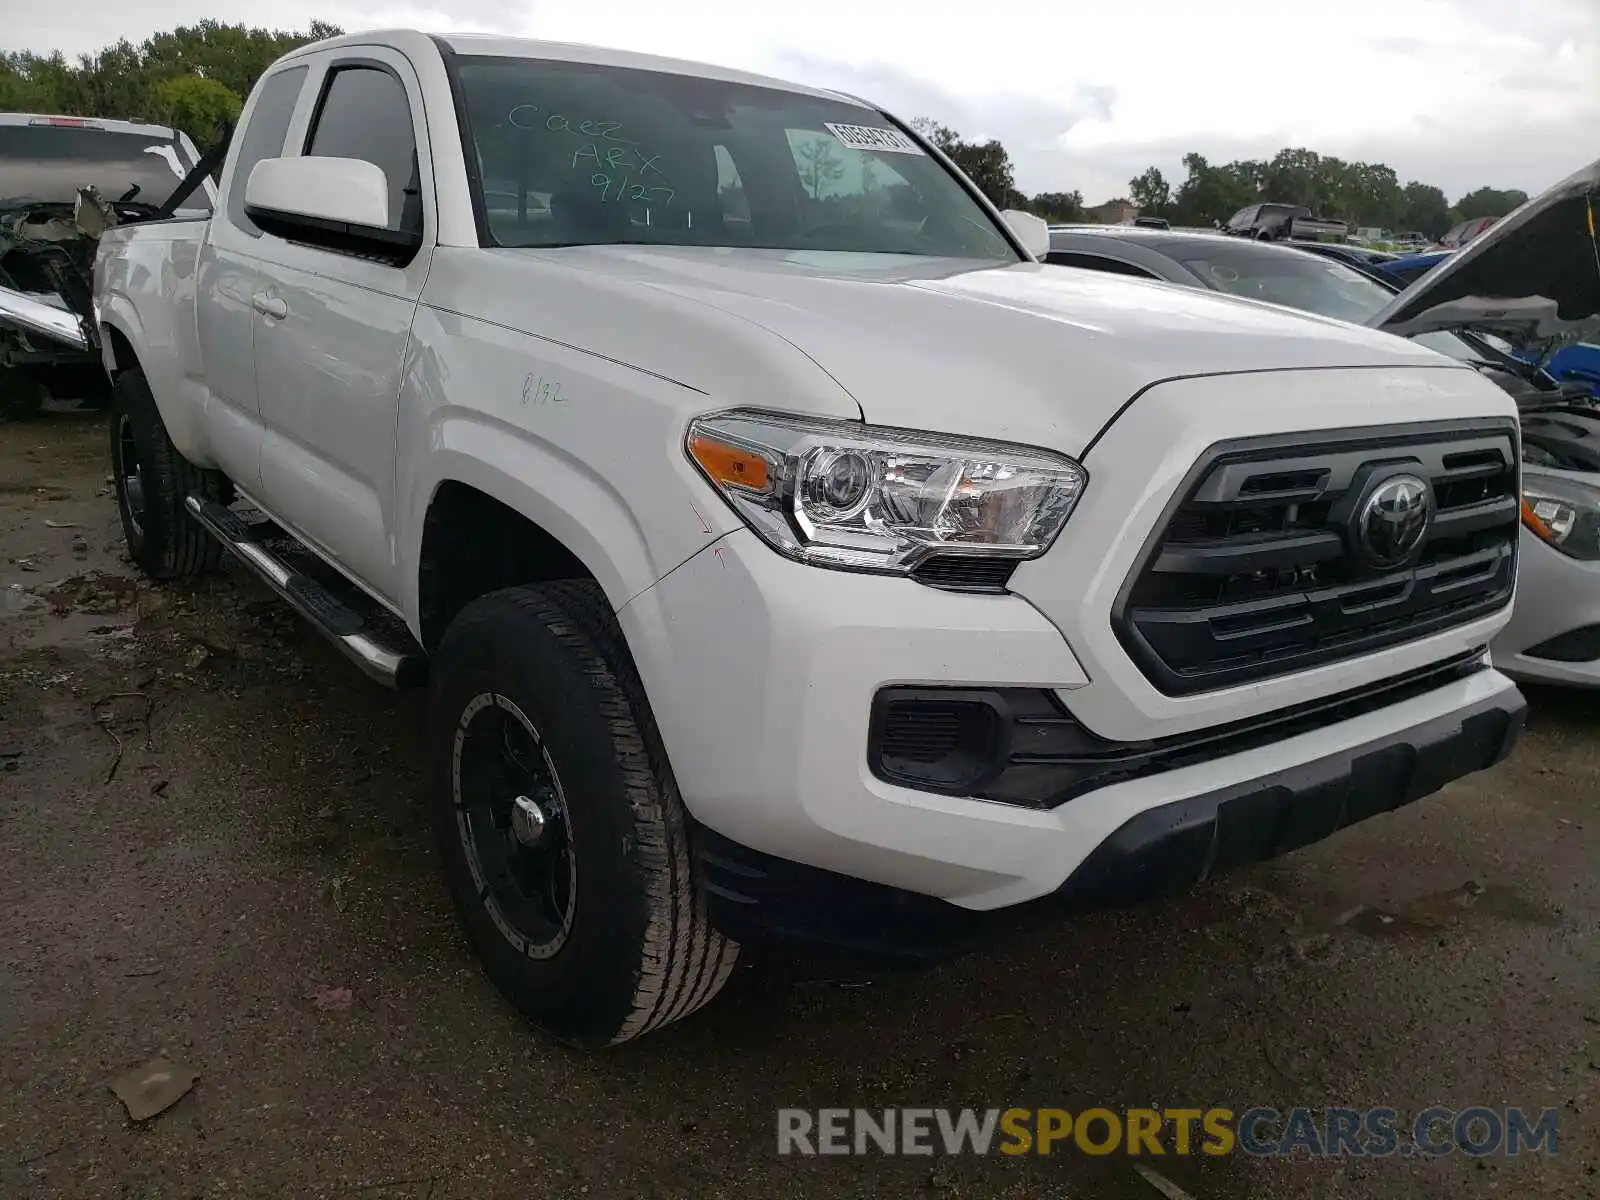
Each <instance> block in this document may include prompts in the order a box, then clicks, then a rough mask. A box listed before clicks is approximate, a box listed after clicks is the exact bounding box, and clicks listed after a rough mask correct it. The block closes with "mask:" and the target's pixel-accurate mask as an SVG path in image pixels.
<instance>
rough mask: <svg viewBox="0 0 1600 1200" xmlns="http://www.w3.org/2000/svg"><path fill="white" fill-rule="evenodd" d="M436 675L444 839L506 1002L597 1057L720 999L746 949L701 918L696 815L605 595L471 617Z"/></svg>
mask: <svg viewBox="0 0 1600 1200" xmlns="http://www.w3.org/2000/svg"><path fill="white" fill-rule="evenodd" d="M431 674H432V679H431V691H430V696H429V721H428V739H429V743H430V744H429V749H428V760H429V765H430V772H431V775H432V779H431V785H432V786H431V794H432V805H433V817H434V830H435V835H436V837H437V839H438V844H439V849H440V853H441V855H442V857H443V860H444V869H445V875H446V879H447V881H448V883H449V888H450V893H451V898H452V899H453V901H454V903H455V907H456V911H457V913H458V914H459V916H460V918H461V921H462V923H463V925H464V926H465V928H466V932H467V936H468V938H469V940H470V941H471V943H472V946H473V949H474V950H475V951H476V952H477V955H478V957H479V960H480V961H481V962H482V963H483V966H484V970H485V971H486V972H487V974H488V975H489V978H490V979H491V980H492V981H493V982H494V984H495V985H496V986H497V987H498V988H499V989H500V991H501V992H502V993H503V994H504V995H505V996H506V997H507V999H509V1000H510V1001H511V1003H512V1004H513V1005H515V1006H516V1007H517V1008H518V1009H519V1010H520V1011H521V1012H522V1013H524V1014H525V1015H526V1016H527V1017H528V1019H529V1020H530V1021H532V1022H533V1024H535V1025H536V1026H538V1027H540V1028H542V1029H544V1030H546V1031H548V1032H549V1033H551V1034H553V1035H555V1036H556V1037H557V1038H559V1039H561V1040H562V1041H565V1042H568V1043H571V1044H574V1045H578V1046H584V1047H600V1046H608V1045H615V1044H617V1043H620V1042H625V1041H628V1040H630V1039H632V1038H635V1037H638V1036H639V1035H640V1034H643V1033H647V1032H649V1031H651V1030H653V1029H657V1028H660V1027H661V1026H663V1025H666V1024H667V1023H669V1022H671V1021H675V1020H677V1019H678V1018H679V1017H683V1016H687V1015H688V1014H689V1013H691V1012H693V1011H694V1010H695V1009H697V1008H699V1007H700V1006H701V1005H703V1004H705V1003H706V1002H707V1001H709V1000H710V999H711V998H712V997H713V996H715V995H716V994H717V992H718V991H719V990H720V989H721V988H722V985H723V984H724V983H726V982H727V979H728V976H729V974H730V972H731V971H732V970H733V966H734V962H735V960H736V959H737V958H738V952H739V947H738V945H737V943H735V942H732V941H730V940H728V939H727V938H725V937H723V936H722V935H721V934H720V933H718V932H717V931H716V930H715V929H713V928H712V927H711V924H710V922H709V920H708V919H707V916H706V907H705V900H704V897H703V896H702V895H701V894H700V893H699V890H698V888H697V887H696V885H695V881H694V878H693V875H692V871H691V866H690V854H689V821H688V816H687V814H686V812H685V810H684V808H683V804H682V801H681V800H680V798H679V796H678V790H677V785H676V783H675V782H674V780H673V778H672V771H671V768H670V767H669V766H668V763H667V759H666V754H665V751H664V748H663V747H662V744H661V738H660V735H659V733H658V731H657V729H656V725H655V720H654V718H653V717H652V716H651V713H650V707H649V704H648V702H647V700H646V699H645V695H644V689H643V686H642V684H641V683H640V681H639V678H638V674H637V672H636V670H635V668H634V666H633V661H632V658H631V657H630V655H629V654H628V650H627V647H626V645H625V644H624V641H623V638H622V632H621V630H620V629H619V628H618V627H617V623H616V618H615V616H614V615H613V613H612V611H611V608H610V605H609V604H608V603H607V602H606V599H605V596H604V594H603V593H602V592H601V591H600V589H599V587H598V586H596V585H595V584H594V583H592V582H589V581H569V582H561V583H551V584H544V585H540V586H536V587H521V588H510V589H507V590H505V591H501V592H495V593H492V594H490V595H488V596H484V597H482V598H480V599H478V600H476V601H474V602H473V603H471V604H470V605H468V606H467V607H466V608H465V609H464V610H463V611H462V612H461V613H460V615H459V616H457V617H456V619H455V620H454V621H453V622H452V623H451V625H450V627H449V628H448V629H447V630H446V632H445V635H444V639H443V641H442V643H441V645H440V647H439V650H438V653H437V654H436V655H435V657H434V662H433V666H432V673H431ZM530 809H531V811H532V813H533V815H532V816H531V817H530V816H529V815H528V814H529V812H530Z"/></svg>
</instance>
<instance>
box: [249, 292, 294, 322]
mask: <svg viewBox="0 0 1600 1200" xmlns="http://www.w3.org/2000/svg"><path fill="white" fill-rule="evenodd" d="M250 307H251V308H253V309H255V310H256V311H257V312H258V313H260V314H261V315H262V316H263V317H271V318H273V320H276V321H281V320H283V319H284V318H285V317H287V316H288V315H289V306H288V305H287V304H285V303H284V302H283V301H282V300H279V299H278V298H277V297H276V296H264V295H262V294H261V293H259V292H257V293H256V294H255V295H254V296H251V297H250Z"/></svg>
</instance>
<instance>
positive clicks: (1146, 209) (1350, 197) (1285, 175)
mask: <svg viewBox="0 0 1600 1200" xmlns="http://www.w3.org/2000/svg"><path fill="white" fill-rule="evenodd" d="M912 126H913V127H914V128H915V129H916V130H917V131H918V132H919V133H921V134H922V135H923V136H924V137H926V138H927V139H928V140H929V141H931V142H933V143H934V144H935V145H936V146H938V147H939V148H940V149H941V150H943V151H944V152H945V153H946V154H947V155H949V156H950V158H951V160H952V161H954V162H955V163H956V164H957V165H958V166H960V167H961V169H962V170H963V171H965V172H966V173H967V174H968V175H969V176H970V177H971V178H972V181H973V182H974V183H976V184H977V185H978V187H979V188H980V189H982V191H983V193H984V195H986V196H988V197H989V199H990V200H992V201H994V202H995V203H996V204H998V205H999V206H1000V207H1002V208H1026V209H1028V210H1029V211H1031V212H1033V213H1036V214H1037V215H1039V216H1041V217H1044V218H1045V219H1046V220H1049V221H1054V222H1062V223H1068V222H1075V221H1082V220H1084V218H1085V212H1086V210H1085V207H1084V203H1083V194H1082V193H1081V192H1077V191H1073V192H1041V193H1039V194H1038V195H1035V196H1031V197H1030V196H1024V195H1023V194H1022V193H1021V192H1019V191H1018V190H1017V188H1016V183H1015V181H1014V178H1013V172H1012V166H1011V158H1010V156H1009V155H1008V154H1007V153H1006V149H1005V146H1003V145H1002V144H1001V143H1000V142H999V141H996V140H995V139H993V138H991V139H989V140H988V141H985V142H978V141H967V140H965V139H963V138H962V137H961V136H960V135H959V134H958V133H956V132H955V130H953V129H951V128H949V127H948V126H945V125H940V124H938V123H937V122H935V121H931V120H928V119H927V118H918V119H917V120H915V121H913V122H912ZM1183 166H1184V170H1185V171H1186V172H1187V173H1188V174H1187V176H1186V177H1185V179H1184V180H1183V182H1181V183H1180V184H1178V186H1177V187H1176V188H1174V187H1173V186H1172V185H1171V184H1170V183H1168V182H1167V180H1166V177H1165V176H1164V175H1162V173H1161V170H1160V169H1159V168H1158V167H1148V168H1146V169H1145V170H1144V171H1143V172H1141V173H1140V174H1139V175H1137V176H1135V177H1134V178H1133V179H1130V180H1129V181H1128V195H1127V199H1128V201H1129V202H1130V203H1131V204H1133V205H1134V207H1136V208H1138V210H1139V212H1140V215H1141V216H1151V217H1161V218H1163V219H1165V220H1168V221H1171V222H1172V223H1173V224H1174V225H1195V226H1209V225H1211V224H1213V223H1214V222H1217V221H1226V220H1227V219H1228V218H1229V217H1231V216H1232V215H1233V214H1234V213H1236V212H1238V211H1239V210H1240V209H1241V208H1244V207H1245V206H1247V205H1250V204H1255V203H1258V202H1260V201H1263V200H1272V201H1276V202H1279V203H1283V204H1303V205H1305V206H1306V207H1307V208H1309V209H1311V211H1312V212H1313V213H1315V214H1316V215H1317V216H1320V217H1331V218H1333V219H1335V220H1341V221H1347V222H1349V223H1350V224H1351V226H1373V227H1377V228H1381V229H1390V230H1393V231H1395V232H1397V233H1398V232H1410V231H1415V232H1417V233H1421V234H1425V235H1426V236H1428V237H1430V238H1438V237H1440V236H1442V235H1443V234H1444V233H1445V232H1446V231H1447V230H1449V228H1450V227H1451V226H1452V225H1455V224H1457V223H1458V222H1461V221H1470V220H1472V219H1473V218H1475V217H1503V216H1505V215H1506V213H1508V212H1510V211H1511V210H1512V209H1514V208H1516V207H1517V205H1519V204H1521V203H1523V202H1524V201H1526V200H1527V198H1528V194H1527V193H1526V192H1522V191H1518V190H1516V189H1515V188H1511V189H1506V190H1501V189H1499V188H1492V187H1481V188H1478V189H1477V190H1475V191H1472V192H1468V193H1467V194H1466V195H1465V196H1462V197H1461V198H1460V199H1459V200H1457V201H1456V202H1455V204H1453V205H1452V204H1451V203H1450V202H1449V200H1448V199H1447V198H1446V197H1445V194H1444V192H1443V191H1442V190H1441V189H1439V188H1437V187H1434V186H1433V185H1432V184H1429V183H1421V182H1419V181H1417V180H1410V181H1408V182H1407V183H1405V184H1401V182H1400V177H1399V176H1398V175H1397V174H1396V173H1395V170H1394V168H1393V167H1390V166H1387V165H1385V164H1383V163H1367V162H1346V161H1345V160H1344V159H1342V158H1335V157H1333V156H1332V155H1323V154H1318V153H1317V152H1316V151H1314V150H1306V149H1304V148H1301V147H1295V148H1291V149H1285V150H1280V151H1278V153H1277V154H1275V155H1273V156H1272V157H1271V158H1270V159H1243V160H1238V161H1234V162H1230V163H1224V164H1222V165H1220V166H1212V165H1211V163H1210V162H1208V161H1207V160H1206V158H1205V156H1204V155H1202V154H1196V153H1191V154H1186V155H1184V156H1183Z"/></svg>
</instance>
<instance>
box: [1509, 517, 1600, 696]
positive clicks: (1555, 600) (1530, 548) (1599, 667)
mask: <svg viewBox="0 0 1600 1200" xmlns="http://www.w3.org/2000/svg"><path fill="white" fill-rule="evenodd" d="M1517 559H1518V565H1517V601H1516V606H1515V607H1514V608H1513V609H1512V613H1511V620H1510V622H1508V623H1507V625H1506V627H1505V629H1503V630H1502V631H1501V632H1500V633H1499V634H1498V635H1497V636H1496V637H1495V639H1494V641H1493V642H1492V643H1491V646H1490V648H1491V650H1492V651H1493V653H1494V663H1495V666H1496V667H1498V668H1499V669H1500V670H1502V671H1504V672H1505V673H1506V674H1507V675H1510V676H1511V677H1512V678H1514V679H1518V680H1522V681H1526V682H1529V683H1549V684H1562V685H1567V686H1577V687H1600V649H1597V650H1596V652H1595V654H1594V655H1593V656H1592V657H1588V656H1587V655H1588V651H1587V650H1585V649H1584V648H1583V646H1584V643H1586V642H1590V641H1592V642H1594V643H1596V645H1597V646H1600V562H1582V561H1580V560H1578V559H1576V558H1573V557H1572V556H1571V555H1567V554H1563V553H1561V551H1559V550H1557V549H1555V548H1554V547H1553V546H1550V545H1547V544H1546V543H1545V542H1544V541H1543V540H1541V539H1540V538H1539V537H1538V536H1536V535H1535V534H1533V533H1530V532H1529V531H1528V530H1527V529H1524V530H1523V531H1522V541H1521V544H1520V546H1519V547H1518V551H1517ZM1586 630H1594V631H1595V633H1594V635H1593V636H1592V637H1591V636H1585V635H1584V634H1583V633H1582V632H1581V631H1586ZM1574 635H1576V636H1574ZM1557 638H1561V639H1562V641H1561V642H1556V641H1555V639H1557ZM1552 654H1557V655H1560V656H1561V657H1552V656H1551V655H1552Z"/></svg>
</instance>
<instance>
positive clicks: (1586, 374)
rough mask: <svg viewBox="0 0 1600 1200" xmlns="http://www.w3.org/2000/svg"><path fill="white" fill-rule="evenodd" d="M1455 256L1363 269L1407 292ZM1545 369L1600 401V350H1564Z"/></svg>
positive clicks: (1430, 254) (1430, 255) (1416, 257)
mask: <svg viewBox="0 0 1600 1200" xmlns="http://www.w3.org/2000/svg"><path fill="white" fill-rule="evenodd" d="M1454 253H1455V251H1454V250H1429V251H1426V252H1425V253H1422V254H1407V255H1404V256H1402V257H1400V258H1394V259H1390V260H1389V261H1387V262H1369V263H1366V264H1364V265H1363V268H1362V269H1363V270H1366V271H1370V272H1372V273H1373V274H1374V275H1378V276H1380V277H1382V278H1384V279H1387V280H1388V281H1389V282H1390V283H1392V284H1394V285H1395V286H1396V287H1401V288H1406V287H1410V286H1411V285H1412V284H1413V283H1415V282H1416V281H1417V280H1419V279H1421V278H1422V277H1423V276H1424V275H1426V274H1427V273H1428V272H1429V271H1431V270H1433V268H1435V267H1436V266H1438V265H1439V264H1440V263H1442V262H1443V261H1444V260H1445V259H1447V258H1449V257H1450V256H1451V255H1452V254H1454ZM1513 353H1515V354H1516V355H1517V357H1518V358H1521V359H1523V360H1524V361H1526V362H1530V363H1537V362H1538V361H1539V355H1538V353H1537V352H1536V351H1532V350H1522V351H1513ZM1544 366H1545V370H1547V371H1549V372H1550V374H1552V375H1554V376H1555V377H1556V378H1557V379H1559V380H1561V381H1562V382H1563V383H1581V384H1585V385H1587V386H1588V388H1589V394H1590V395H1591V396H1595V397H1597V398H1600V346H1595V345H1589V344H1587V343H1580V344H1578V345H1575V346H1563V347H1562V348H1561V349H1560V350H1557V351H1556V352H1555V354H1554V355H1552V356H1551V358H1550V360H1549V361H1548V362H1547V363H1545V364H1544Z"/></svg>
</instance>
